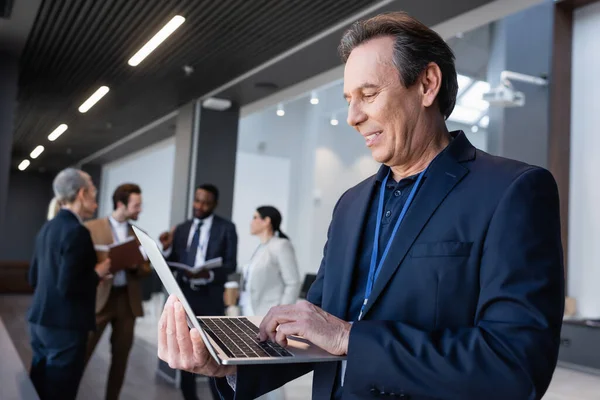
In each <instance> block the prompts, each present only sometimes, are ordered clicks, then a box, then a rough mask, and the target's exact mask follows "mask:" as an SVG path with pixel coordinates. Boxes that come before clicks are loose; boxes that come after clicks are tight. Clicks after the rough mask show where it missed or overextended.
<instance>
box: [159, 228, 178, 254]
mask: <svg viewBox="0 0 600 400" xmlns="http://www.w3.org/2000/svg"><path fill="white" fill-rule="evenodd" d="M174 230H175V229H171V231H170V232H163V233H161V234H160V237H159V238H158V239H159V240H160V243H161V244H162V246H163V251H165V250H167V249H168V248H169V247H171V245H172V244H173V232H174Z"/></svg>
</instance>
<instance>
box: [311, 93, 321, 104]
mask: <svg viewBox="0 0 600 400" xmlns="http://www.w3.org/2000/svg"><path fill="white" fill-rule="evenodd" d="M310 104H312V105H313V106H316V105H317V104H319V97H318V96H317V92H312V93H311V95H310Z"/></svg>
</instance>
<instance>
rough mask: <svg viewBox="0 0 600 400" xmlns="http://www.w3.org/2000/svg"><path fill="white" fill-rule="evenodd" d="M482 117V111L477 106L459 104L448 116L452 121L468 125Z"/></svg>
mask: <svg viewBox="0 0 600 400" xmlns="http://www.w3.org/2000/svg"><path fill="white" fill-rule="evenodd" d="M480 118H481V111H480V110H478V109H476V108H470V107H465V106H461V105H457V106H456V107H454V111H452V115H450V117H449V118H448V119H449V120H450V121H456V122H461V123H463V124H467V125H473V124H475V123H476V122H477V121H479V119H480Z"/></svg>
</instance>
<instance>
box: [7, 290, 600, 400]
mask: <svg viewBox="0 0 600 400" xmlns="http://www.w3.org/2000/svg"><path fill="white" fill-rule="evenodd" d="M157 304H158V303H157ZM28 305H29V296H6V295H0V317H1V318H2V319H3V321H4V323H5V324H6V326H7V329H8V331H9V333H10V334H11V336H12V338H13V341H14V342H15V346H16V348H17V351H18V352H19V354H20V356H21V357H22V358H23V362H24V364H25V365H27V366H28V365H29V364H30V361H31V350H30V349H29V339H28V334H27V324H26V321H25V312H26V309H27V307H28ZM149 307H150V305H148V308H147V311H148V312H147V317H145V318H143V319H139V320H138V323H137V325H136V341H135V344H134V347H133V349H132V352H131V355H130V362H129V366H128V370H127V376H126V382H125V386H124V388H123V391H122V395H121V399H122V400H134V399H148V400H158V399H161V400H169V399H181V398H182V397H181V394H180V392H179V390H177V389H175V388H173V386H171V385H169V384H167V383H165V382H164V381H162V380H161V379H159V378H157V377H156V365H157V358H156V325H157V323H156V320H157V316H158V313H159V312H160V309H159V308H158V307H157V308H156V309H154V310H153V309H151V308H149ZM153 311H154V312H153ZM109 335H110V330H109V329H107V331H106V333H105V335H104V337H103V338H102V340H101V341H100V343H99V344H98V348H97V349H96V353H95V354H94V357H93V358H92V359H91V360H90V364H89V365H88V368H87V370H86V372H85V375H84V378H83V381H82V383H81V387H80V391H79V397H78V400H101V399H103V397H104V386H105V384H106V376H107V373H108V365H109V359H110V355H109V354H110V343H109V340H108V339H109ZM599 356H600V355H599ZM311 381H312V377H311V374H308V375H305V376H304V377H301V378H299V379H297V380H296V381H294V382H290V383H289V384H288V385H286V389H285V390H286V399H287V400H306V399H309V398H310V388H311ZM198 394H199V397H200V398H201V399H210V394H209V391H208V388H207V386H206V383H205V382H203V381H201V380H200V381H199V382H198ZM598 399H600V376H597V375H590V374H586V373H582V372H577V371H572V370H569V369H564V368H557V370H556V372H555V374H554V379H553V380H552V383H551V385H550V389H549V391H548V393H547V394H546V396H544V400H598Z"/></svg>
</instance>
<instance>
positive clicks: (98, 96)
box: [79, 86, 109, 113]
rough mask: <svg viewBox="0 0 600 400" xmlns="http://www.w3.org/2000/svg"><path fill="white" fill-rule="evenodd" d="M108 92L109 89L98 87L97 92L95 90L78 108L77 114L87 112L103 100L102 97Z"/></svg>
mask: <svg viewBox="0 0 600 400" xmlns="http://www.w3.org/2000/svg"><path fill="white" fill-rule="evenodd" d="M108 91H109V89H108V87H107V86H100V87H99V88H98V90H96V91H95V92H94V94H93V95H91V96H90V98H89V99H87V100H86V101H85V102H84V103H83V104H82V105H81V106H79V112H80V113H86V112H88V111H89V109H90V108H92V107H94V104H96V103H97V102H98V101H100V99H101V98H103V97H104V95H106V93H108Z"/></svg>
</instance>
